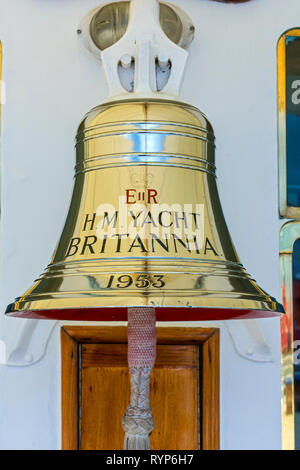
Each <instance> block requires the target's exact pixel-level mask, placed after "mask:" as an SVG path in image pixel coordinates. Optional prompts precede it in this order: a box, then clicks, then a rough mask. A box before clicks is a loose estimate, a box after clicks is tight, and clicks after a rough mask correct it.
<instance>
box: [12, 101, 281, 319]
mask: <svg viewBox="0 0 300 470" xmlns="http://www.w3.org/2000/svg"><path fill="white" fill-rule="evenodd" d="M128 95H129V94H128ZM133 306H143V307H145V306H149V307H156V315H157V320H193V319H195V320H210V319H214V320H218V319H220V320H222V319H227V318H247V317H263V316H273V315H275V314H276V313H277V312H278V313H279V312H282V307H281V305H280V304H278V303H277V302H276V300H275V299H274V298H272V297H270V296H269V295H268V294H266V293H265V292H264V291H263V290H262V289H261V288H260V287H259V286H258V285H257V284H256V283H255V281H254V280H253V279H252V278H251V277H250V276H249V275H248V274H247V273H246V271H245V269H244V268H243V266H242V265H241V264H240V261H239V259H238V256H237V254H236V252H235V249H234V246H233V244H232V241H231V238H230V234H229V231H228V229H227V226H226V222H225V220H224V216H223V212H222V207H221V204H220V200H219V195H218V191H217V186H216V176H215V143H214V132H213V129H212V126H211V125H210V123H209V121H208V120H207V118H206V117H205V116H204V115H203V114H202V113H201V112H200V111H199V110H198V109H197V108H195V107H193V106H191V105H188V104H185V103H182V102H180V101H172V100H169V99H168V100H167V99H161V98H159V96H158V94H157V97H152V98H140V97H134V98H131V96H126V98H125V99H121V100H112V101H110V102H107V103H105V104H102V105H99V106H97V107H96V108H94V109H92V110H91V111H90V112H89V113H88V114H87V115H86V117H85V118H84V119H83V121H82V122H81V124H80V126H79V129H78V133H77V141H76V167H75V184H74V191H73V197H72V201H71V206H70V209H69V213H68V216H67V219H66V223H65V227H64V229H63V233H62V236H61V239H60V241H59V243H58V246H57V248H56V250H55V253H54V255H53V258H52V260H51V263H50V264H49V266H48V267H47V269H46V271H45V272H44V274H42V275H41V277H40V278H39V279H38V280H37V281H36V283H35V284H34V286H33V287H31V288H30V289H29V290H28V291H27V292H25V294H24V295H23V296H21V297H19V298H17V299H16V300H15V302H13V303H12V304H10V305H9V306H8V308H7V312H6V313H7V314H8V315H12V316H19V317H29V318H53V319H70V320H125V319H126V315H127V308H128V307H133Z"/></svg>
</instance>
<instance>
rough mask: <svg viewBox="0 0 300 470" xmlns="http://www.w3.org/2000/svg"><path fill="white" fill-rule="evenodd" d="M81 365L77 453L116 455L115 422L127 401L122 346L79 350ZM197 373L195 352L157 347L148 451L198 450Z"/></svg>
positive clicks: (118, 434)
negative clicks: (88, 452) (100, 452)
mask: <svg viewBox="0 0 300 470" xmlns="http://www.w3.org/2000/svg"><path fill="white" fill-rule="evenodd" d="M81 364H82V365H81V367H82V369H81V384H82V385H81V394H82V395H81V449H82V450H89V449H97V450H121V449H122V448H123V438H124V433H123V430H122V422H121V420H122V416H123V414H124V412H125V410H126V407H127V405H128V403H129V399H130V396H129V393H130V385H129V374H128V365H127V345H125V344H84V345H82V360H81ZM198 368H199V359H198V346H194V345H188V346H187V345H179V346H178V345H159V346H158V347H157V359H156V364H155V367H154V369H153V372H152V376H151V392H150V397H151V405H152V409H153V416H154V420H155V430H154V431H153V433H152V435H151V448H152V449H153V450H177V449H178V450H180V449H187V450H190V449H191V450H192V449H197V448H198V440H199V439H198V429H199V416H198V408H199V406H198V401H199V397H198V376H199V371H198ZM178 423H180V426H179V425H178Z"/></svg>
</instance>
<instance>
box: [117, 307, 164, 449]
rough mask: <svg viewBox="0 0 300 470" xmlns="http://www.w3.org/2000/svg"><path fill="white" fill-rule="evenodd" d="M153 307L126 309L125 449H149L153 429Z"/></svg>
mask: <svg viewBox="0 0 300 470" xmlns="http://www.w3.org/2000/svg"><path fill="white" fill-rule="evenodd" d="M155 321H156V318H155V309H154V308H150V307H149V308H148V307H145V308H143V307H134V308H129V309H128V365H129V370H130V380H131V397H130V404H129V406H128V408H127V410H126V413H125V415H124V416H123V428H124V431H125V439H124V449H125V450H150V440H149V435H150V433H151V432H152V431H153V429H154V420H153V416H152V409H151V407H150V397H149V392H150V374H151V371H152V368H153V366H154V362H155V356H156V327H155Z"/></svg>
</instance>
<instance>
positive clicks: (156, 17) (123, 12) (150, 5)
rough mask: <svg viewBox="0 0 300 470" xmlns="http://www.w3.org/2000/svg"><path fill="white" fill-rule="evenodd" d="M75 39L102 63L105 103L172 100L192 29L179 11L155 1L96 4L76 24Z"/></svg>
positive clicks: (187, 19)
mask: <svg viewBox="0 0 300 470" xmlns="http://www.w3.org/2000/svg"><path fill="white" fill-rule="evenodd" d="M78 33H80V34H79V36H80V37H81V38H82V40H83V43H84V46H85V47H86V48H87V49H88V50H89V52H91V53H92V54H93V55H94V56H96V57H97V58H98V59H100V60H101V61H102V64H103V67H104V71H105V76H106V80H107V83H108V88H109V99H110V100H115V99H124V98H130V99H132V98H133V97H135V98H153V97H155V98H157V97H158V95H159V96H160V97H161V98H165V99H178V95H179V89H180V85H181V82H182V78H183V73H184V69H185V64H186V60H187V57H188V52H187V50H186V48H187V47H188V46H189V44H190V43H191V42H192V40H193V37H194V26H193V24H192V21H191V20H190V18H189V17H188V16H187V15H186V13H185V12H183V11H182V10H181V9H179V8H178V7H176V6H174V5H170V4H168V3H160V2H159V1H158V0H131V2H114V3H109V4H105V5H102V6H100V7H98V8H95V9H94V10H92V11H91V12H89V13H88V14H87V15H86V16H85V18H84V19H83V20H82V22H81V24H80V26H79V29H78Z"/></svg>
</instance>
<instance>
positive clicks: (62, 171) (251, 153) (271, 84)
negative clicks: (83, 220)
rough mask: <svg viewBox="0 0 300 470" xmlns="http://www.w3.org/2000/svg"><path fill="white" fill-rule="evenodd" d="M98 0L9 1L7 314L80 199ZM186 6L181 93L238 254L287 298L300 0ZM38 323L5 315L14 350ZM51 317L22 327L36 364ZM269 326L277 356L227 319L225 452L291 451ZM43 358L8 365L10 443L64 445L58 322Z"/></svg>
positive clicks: (5, 403) (94, 94)
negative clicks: (195, 116) (288, 36)
mask: <svg viewBox="0 0 300 470" xmlns="http://www.w3.org/2000/svg"><path fill="white" fill-rule="evenodd" d="M99 3H101V2H100V0H72V1H71V0H51V1H50V0H9V1H7V0H0V39H1V40H2V43H3V50H4V55H3V59H4V62H3V79H4V80H5V82H6V86H7V103H6V104H5V105H4V106H3V122H2V145H1V152H2V223H1V283H0V284H1V285H0V304H1V311H3V312H4V310H5V307H6V305H7V304H8V303H9V302H11V301H12V300H13V299H14V297H16V296H17V295H20V294H22V293H23V292H24V291H25V290H26V289H27V288H28V287H29V286H30V285H31V284H32V282H33V280H34V279H35V278H36V277H37V276H38V275H39V274H40V273H41V271H42V270H43V269H44V267H45V266H46V265H47V263H48V261H49V260H50V257H51V255H52V252H53V250H54V248H55V244H56V242H57V240H58V239H59V236H60V232H61V229H62V225H63V223H64V220H65V216H66V211H67V209H68V204H69V200H70V196H71V190H72V183H73V166H74V153H73V142H74V136H75V132H76V127H77V125H78V124H79V122H80V120H81V118H82V116H83V115H84V114H85V112H86V111H88V110H89V109H90V108H92V107H93V106H95V105H96V104H98V103H99V102H101V101H103V100H105V98H106V85H105V83H104V78H103V73H102V70H101V67H100V64H99V63H97V62H96V61H94V59H93V58H92V57H90V56H89V55H87V54H86V53H85V52H84V51H83V50H82V49H81V48H80V47H79V44H78V37H77V34H76V29H77V25H78V23H79V21H80V20H81V18H82V17H83V16H84V15H85V14H86V12H87V11H88V10H89V9H92V8H94V7H96V6H97V5H98V4H99ZM173 3H176V4H177V5H179V6H181V7H182V8H184V9H185V10H186V11H187V13H188V14H189V15H190V16H191V17H192V18H193V20H194V22H195V25H196V39H195V41H194V43H193V45H192V47H191V54H190V59H189V63H188V68H187V74H186V76H185V80H184V83H183V88H182V96H183V97H184V99H186V101H189V102H191V103H193V104H194V105H196V106H198V107H199V108H200V109H201V110H202V111H203V112H204V113H205V114H207V116H208V117H209V119H210V121H211V122H212V124H213V126H214V128H215V133H216V137H217V169H218V185H219V190H220V195H221V200H222V204H223V209H224V212H225V216H226V219H227V222H228V225H229V228H230V231H231V235H232V238H233V240H234V242H235V245H236V248H237V252H238V254H239V256H240V258H241V260H242V262H243V264H244V265H245V267H246V268H247V270H248V271H249V272H250V273H251V274H252V275H253V276H254V277H255V278H256V279H257V281H258V282H259V284H260V285H261V286H262V287H263V288H264V289H265V290H267V291H268V292H269V293H270V294H271V295H273V296H275V297H279V295H280V291H279V266H278V251H279V249H278V238H279V236H278V233H279V232H278V203H277V129H276V126H277V122H276V42H277V39H278V37H279V36H280V34H281V33H282V32H283V31H284V30H285V29H288V28H290V27H292V26H297V25H299V23H300V3H299V0H285V2H282V0H252V1H250V2H249V3H245V4H240V5H232V4H228V5H226V4H222V3H218V2H212V1H209V0H184V1H183V0H173ZM283 3H284V5H283ZM30 322H33V321H32V320H31V321H30V320H17V319H8V318H5V317H4V316H2V317H1V323H0V340H2V341H4V342H5V343H6V345H7V351H8V352H10V351H11V350H12V349H13V348H14V347H15V346H16V345H17V342H18V338H19V335H20V333H21V330H22V328H24V325H29V324H30ZM41 323H42V322H39V324H37V325H36V329H35V333H34V335H33V337H32V339H31V340H30V336H28V337H27V336H26V334H25V336H24V333H23V344H25V349H26V350H28V353H27V355H28V354H32V355H33V361H35V360H36V359H38V357H39V355H40V354H41V353H42V347H43V345H44V343H45V341H46V339H47V335H48V333H49V330H50V328H51V322H49V323H46V322H44V323H43V325H41ZM32 324H34V323H32ZM251 324H252V326H253V322H251ZM237 325H239V326H240V334H239V330H238V328H237ZM249 325H250V324H249ZM256 325H257V324H256ZM259 325H260V328H261V331H262V332H263V334H264V336H265V340H266V344H267V345H268V346H269V351H270V356H269V362H264V363H255V362H253V361H251V360H249V359H245V358H244V357H241V356H240V355H239V354H238V351H240V352H242V353H244V352H245V351H246V349H247V347H248V345H249V344H250V345H251V341H252V340H251V338H250V336H251V335H250V336H249V333H248V334H246V332H245V327H244V325H243V324H241V322H238V323H236V324H235V325H233V326H232V330H231V334H232V335H233V338H234V340H235V343H239V344H238V345H237V346H236V347H235V346H234V344H235V343H234V342H233V341H232V339H231V336H230V334H229V333H228V329H227V328H226V326H225V325H224V324H221V325H220V327H221V333H222V334H221V354H222V359H221V362H222V363H221V431H222V432H221V434H222V439H221V440H222V448H224V449H278V448H280V445H281V430H280V419H281V418H280V363H279V361H280V337H279V321H278V320H276V319H275V320H264V321H260V322H259ZM25 328H30V327H28V326H27V327H26V326H25ZM256 331H257V330H256ZM256 346H257V345H256ZM237 348H239V349H237ZM271 356H272V357H271ZM21 359H22V361H23V362H25V358H23V356H22V355H21ZM30 359H31V358H30V357H27V358H26V360H27V367H8V366H7V365H0V384H1V386H0V448H1V449H57V448H60V383H59V380H60V379H59V376H60V344H59V325H57V327H56V329H55V330H54V333H53V334H52V336H51V338H50V341H49V343H48V348H47V351H46V354H45V355H44V356H43V357H42V359H41V360H39V361H38V362H37V363H36V364H32V365H30ZM252 359H253V356H252Z"/></svg>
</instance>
